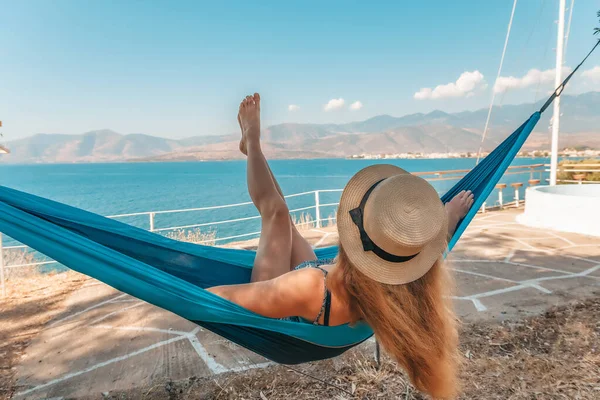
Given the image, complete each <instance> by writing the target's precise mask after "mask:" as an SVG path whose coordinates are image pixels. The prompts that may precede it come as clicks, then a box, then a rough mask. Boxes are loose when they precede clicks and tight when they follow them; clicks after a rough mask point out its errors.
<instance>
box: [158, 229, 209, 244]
mask: <svg viewBox="0 0 600 400" xmlns="http://www.w3.org/2000/svg"><path fill="white" fill-rule="evenodd" d="M166 236H167V237H168V238H170V239H175V240H179V241H180V242H190V243H199V244H203V245H206V246H214V245H215V243H216V239H217V232H216V231H208V232H202V231H201V230H200V229H187V230H183V229H180V230H176V231H172V232H168V233H167V235H166Z"/></svg>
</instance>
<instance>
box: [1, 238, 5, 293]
mask: <svg viewBox="0 0 600 400" xmlns="http://www.w3.org/2000/svg"><path fill="white" fill-rule="evenodd" d="M0 281H2V297H6V283H5V281H4V246H3V245H2V232H0Z"/></svg>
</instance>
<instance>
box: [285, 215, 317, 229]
mask: <svg viewBox="0 0 600 400" xmlns="http://www.w3.org/2000/svg"><path fill="white" fill-rule="evenodd" d="M291 218H292V222H293V223H294V225H296V228H298V230H299V231H301V230H305V229H312V228H315V227H316V221H315V219H314V217H313V216H312V215H311V214H309V213H302V214H300V215H296V214H291Z"/></svg>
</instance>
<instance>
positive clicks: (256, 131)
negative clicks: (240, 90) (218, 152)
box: [238, 93, 260, 155]
mask: <svg viewBox="0 0 600 400" xmlns="http://www.w3.org/2000/svg"><path fill="white" fill-rule="evenodd" d="M238 122H239V124H240V128H241V129H242V139H241V140H240V151H241V152H242V153H244V154H246V155H247V154H248V143H249V142H253V143H259V141H260V95H259V94H258V93H254V96H246V98H245V99H244V100H242V102H241V103H240V110H239V113H238Z"/></svg>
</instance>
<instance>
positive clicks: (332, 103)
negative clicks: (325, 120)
mask: <svg viewBox="0 0 600 400" xmlns="http://www.w3.org/2000/svg"><path fill="white" fill-rule="evenodd" d="M345 103H346V102H345V101H344V99H342V98H341V97H340V98H339V99H331V100H329V102H328V103H327V104H325V106H324V107H323V109H324V110H325V111H332V110H339V109H340V108H342V107H344V104H345Z"/></svg>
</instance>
